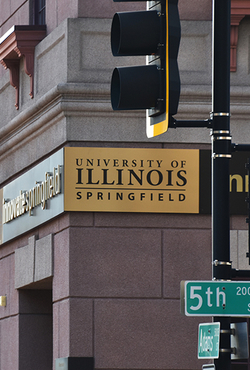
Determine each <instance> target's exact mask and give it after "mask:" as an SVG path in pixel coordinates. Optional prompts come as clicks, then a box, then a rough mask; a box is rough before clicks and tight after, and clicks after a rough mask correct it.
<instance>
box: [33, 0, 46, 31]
mask: <svg viewBox="0 0 250 370" xmlns="http://www.w3.org/2000/svg"><path fill="white" fill-rule="evenodd" d="M45 13H46V0H30V24H32V25H44V24H45V22H46V19H45Z"/></svg>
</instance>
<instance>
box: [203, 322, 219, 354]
mask: <svg viewBox="0 0 250 370" xmlns="http://www.w3.org/2000/svg"><path fill="white" fill-rule="evenodd" d="M219 350H220V323H219V322H213V323H208V324H200V325H199V333H198V358H201V359H202V358H203V359H205V358H219Z"/></svg>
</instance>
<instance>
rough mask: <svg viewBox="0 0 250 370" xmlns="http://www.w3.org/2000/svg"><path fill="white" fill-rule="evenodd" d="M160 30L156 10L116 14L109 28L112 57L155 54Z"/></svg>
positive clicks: (158, 15) (159, 21) (159, 20)
mask: <svg viewBox="0 0 250 370" xmlns="http://www.w3.org/2000/svg"><path fill="white" fill-rule="evenodd" d="M160 30H161V19H160V14H159V12H157V11H156V10H152V11H141V12H123V13H116V14H115V15H114V17H113V21H112V26H111V49H112V53H113V55H114V56H118V55H119V56H123V55H149V54H156V53H157V51H158V48H159V44H160Z"/></svg>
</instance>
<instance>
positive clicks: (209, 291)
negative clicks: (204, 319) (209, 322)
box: [181, 281, 250, 317]
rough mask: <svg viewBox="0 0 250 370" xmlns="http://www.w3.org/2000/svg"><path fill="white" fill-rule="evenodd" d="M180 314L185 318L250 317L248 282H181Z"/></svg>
mask: <svg viewBox="0 0 250 370" xmlns="http://www.w3.org/2000/svg"><path fill="white" fill-rule="evenodd" d="M181 312H182V313H183V314H185V315H186V316H238V317H240V316H242V317H250V282H247V281H182V282H181Z"/></svg>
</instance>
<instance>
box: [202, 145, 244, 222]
mask: <svg viewBox="0 0 250 370" xmlns="http://www.w3.org/2000/svg"><path fill="white" fill-rule="evenodd" d="M248 158H250V152H236V153H233V154H232V159H231V161H230V178H229V190H230V213H231V215H246V216H247V203H246V198H247V195H248V177H249V176H248V172H247V169H246V163H247V162H248ZM200 213H203V214H204V213H205V214H209V213H211V151H210V150H201V151H200Z"/></svg>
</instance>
